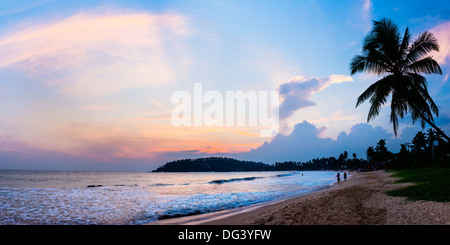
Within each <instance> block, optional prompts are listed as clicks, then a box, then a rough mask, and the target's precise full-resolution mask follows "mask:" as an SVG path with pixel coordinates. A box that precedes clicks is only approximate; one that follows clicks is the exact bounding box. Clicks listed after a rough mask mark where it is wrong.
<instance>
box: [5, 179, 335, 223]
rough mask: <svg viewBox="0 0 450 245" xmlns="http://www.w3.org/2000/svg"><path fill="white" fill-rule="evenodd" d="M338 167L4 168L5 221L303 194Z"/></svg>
mask: <svg viewBox="0 0 450 245" xmlns="http://www.w3.org/2000/svg"><path fill="white" fill-rule="evenodd" d="M335 174H336V173H335V172H327V171H306V172H301V173H300V172H287V171H285V172H232V173H103V172H97V173H95V172H39V171H38V172H31V171H0V224H140V223H147V222H151V221H155V220H157V219H159V218H167V217H177V216H183V215H191V214H199V213H207V212H214V211H219V210H225V209H231V208H236V207H242V206H246V205H251V204H255V203H261V202H265V201H271V200H274V199H278V198H285V197H287V196H291V195H299V194H301V193H302V192H304V191H306V190H310V189H311V188H315V187H319V186H326V185H330V184H332V183H333V182H335V178H334V176H335ZM89 185H91V186H97V187H93V188H90V187H87V186H89Z"/></svg>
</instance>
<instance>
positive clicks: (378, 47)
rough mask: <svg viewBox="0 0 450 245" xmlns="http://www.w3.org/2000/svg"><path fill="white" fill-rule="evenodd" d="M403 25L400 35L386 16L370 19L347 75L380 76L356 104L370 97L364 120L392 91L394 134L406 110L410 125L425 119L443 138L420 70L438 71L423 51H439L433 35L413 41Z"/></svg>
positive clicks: (428, 34)
mask: <svg viewBox="0 0 450 245" xmlns="http://www.w3.org/2000/svg"><path fill="white" fill-rule="evenodd" d="M410 41H411V33H410V32H409V30H408V28H406V31H405V34H404V35H403V38H402V37H401V36H400V32H399V30H398V27H397V25H396V24H394V23H392V21H391V20H389V19H382V20H380V21H374V28H373V30H372V31H371V32H370V33H369V34H368V35H367V36H366V37H365V39H364V42H363V48H362V55H357V56H355V57H354V58H353V59H352V61H351V64H350V70H351V74H352V75H353V74H355V73H358V72H370V73H375V74H377V75H382V76H384V77H383V78H382V79H380V80H378V81H377V82H375V83H373V84H372V85H371V86H369V88H367V90H366V91H364V92H363V93H362V94H361V95H360V96H359V97H358V100H357V103H356V107H358V106H359V105H360V104H361V103H363V102H364V101H366V100H367V99H370V103H371V104H372V105H371V107H370V110H369V114H368V117H367V121H370V120H372V119H373V118H375V117H376V116H377V115H378V114H379V112H380V108H381V106H382V105H384V104H385V103H386V102H387V98H388V96H389V95H391V94H392V100H391V115H390V121H391V122H392V124H393V127H394V133H395V135H397V129H398V117H400V118H403V117H404V116H405V115H406V114H407V113H408V111H409V112H410V113H411V118H412V120H413V124H414V123H415V122H416V121H417V120H419V121H420V123H421V126H422V128H424V127H425V122H426V123H428V124H429V125H431V126H432V127H433V128H434V129H436V131H437V132H438V133H439V134H441V135H442V136H443V137H445V139H447V141H450V139H449V137H448V136H447V135H445V133H444V132H443V131H442V130H441V129H439V128H438V127H437V126H436V125H435V124H434V119H433V114H435V115H436V116H439V109H438V107H437V106H436V104H435V103H434V101H433V99H432V98H431V97H430V95H429V94H428V90H427V81H426V79H425V77H423V76H422V75H420V73H425V74H432V73H434V74H441V75H442V71H441V68H440V66H439V64H438V63H437V62H436V61H435V60H434V59H433V58H432V57H431V56H427V54H428V53H429V52H431V51H439V45H438V42H437V40H436V38H435V37H434V36H433V34H432V33H430V32H427V31H426V32H424V33H422V34H420V35H419V36H418V37H417V39H416V40H414V42H412V43H410Z"/></svg>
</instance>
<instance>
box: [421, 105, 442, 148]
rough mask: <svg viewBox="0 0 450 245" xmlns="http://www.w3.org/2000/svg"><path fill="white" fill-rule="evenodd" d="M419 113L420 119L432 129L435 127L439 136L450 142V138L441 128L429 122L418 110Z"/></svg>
mask: <svg viewBox="0 0 450 245" xmlns="http://www.w3.org/2000/svg"><path fill="white" fill-rule="evenodd" d="M417 112H418V113H419V114H420V117H421V118H422V119H423V120H424V121H425V122H427V123H428V124H429V125H430V126H431V127H433V128H434V129H435V130H436V131H437V133H438V134H440V135H441V136H442V137H444V138H445V139H446V140H447V142H450V138H449V137H448V136H447V135H446V134H445V133H444V131H442V130H441V129H440V128H438V127H437V126H436V125H435V124H434V123H433V122H432V121H431V120H429V119H428V118H427V117H425V115H423V114H422V112H420V110H417Z"/></svg>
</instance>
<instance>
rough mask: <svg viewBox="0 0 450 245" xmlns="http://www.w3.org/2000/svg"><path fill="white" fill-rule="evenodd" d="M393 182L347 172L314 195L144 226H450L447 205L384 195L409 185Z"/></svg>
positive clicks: (381, 173) (381, 174) (384, 175)
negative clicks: (345, 178) (344, 175)
mask: <svg viewBox="0 0 450 245" xmlns="http://www.w3.org/2000/svg"><path fill="white" fill-rule="evenodd" d="M395 180H396V178H394V177H391V174H390V173H387V172H385V171H384V170H379V171H373V172H359V173H357V172H351V176H350V178H348V179H347V180H346V181H342V180H341V181H340V182H339V183H335V184H333V185H331V188H325V189H322V190H318V191H315V192H313V193H309V194H305V195H301V196H296V197H291V198H288V199H282V200H275V201H272V202H265V203H261V204H259V205H251V206H247V207H242V208H237V209H231V210H224V211H219V212H213V213H209V214H200V215H193V216H187V217H180V218H173V219H168V220H159V221H155V222H152V223H148V224H147V225H450V203H449V202H446V203H441V202H431V201H409V200H406V198H405V197H394V196H388V195H387V194H385V192H386V191H388V190H393V189H398V188H402V187H405V186H408V185H411V184H412V183H395Z"/></svg>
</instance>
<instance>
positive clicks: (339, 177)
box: [336, 173, 341, 182]
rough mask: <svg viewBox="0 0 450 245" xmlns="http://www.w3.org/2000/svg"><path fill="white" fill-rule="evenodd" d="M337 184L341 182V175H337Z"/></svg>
mask: <svg viewBox="0 0 450 245" xmlns="http://www.w3.org/2000/svg"><path fill="white" fill-rule="evenodd" d="M336 178H337V182H340V181H341V175H340V174H339V173H337V174H336Z"/></svg>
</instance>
